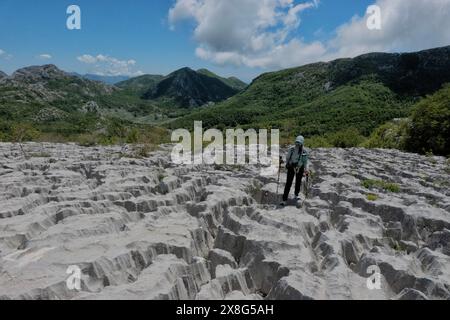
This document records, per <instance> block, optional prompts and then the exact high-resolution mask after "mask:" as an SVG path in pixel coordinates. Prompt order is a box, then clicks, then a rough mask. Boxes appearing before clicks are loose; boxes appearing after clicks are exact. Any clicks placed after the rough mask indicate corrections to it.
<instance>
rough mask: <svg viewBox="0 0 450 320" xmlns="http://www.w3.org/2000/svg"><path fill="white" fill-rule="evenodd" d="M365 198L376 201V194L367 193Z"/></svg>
mask: <svg viewBox="0 0 450 320" xmlns="http://www.w3.org/2000/svg"><path fill="white" fill-rule="evenodd" d="M367 200H369V201H377V200H378V196H377V195H376V194H373V193H369V194H368V195H367Z"/></svg>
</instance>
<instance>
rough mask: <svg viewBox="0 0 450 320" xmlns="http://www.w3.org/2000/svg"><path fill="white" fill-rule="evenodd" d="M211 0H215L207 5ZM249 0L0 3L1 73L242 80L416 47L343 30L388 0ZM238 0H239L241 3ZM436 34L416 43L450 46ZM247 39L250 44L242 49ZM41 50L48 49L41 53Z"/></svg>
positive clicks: (443, 0)
mask: <svg viewBox="0 0 450 320" xmlns="http://www.w3.org/2000/svg"><path fill="white" fill-rule="evenodd" d="M213 1H217V2H216V3H214V5H211V2H213ZM224 1H228V2H224ZM254 1H255V0H240V1H236V0H173V1H168V0H151V1H149V0H133V1H123V0H114V1H111V0H71V1H66V0H40V1H29V0H0V70H2V71H4V72H6V73H11V72H13V71H14V70H16V69H18V68H20V67H24V66H28V65H37V64H46V63H53V64H56V65H57V66H58V67H60V68H62V69H64V70H66V71H75V72H79V73H88V72H91V73H108V74H109V73H110V72H111V74H121V73H124V74H131V75H135V74H139V73H151V74H167V73H169V72H171V71H174V70H176V69H178V68H181V67H184V66H189V67H191V68H194V69H198V68H203V67H205V68H208V69H210V70H213V71H215V72H217V73H219V74H221V75H225V76H231V75H236V76H239V77H241V78H243V79H244V80H246V81H249V80H251V79H252V78H253V77H255V76H256V75H258V74H259V73H261V72H264V71H269V70H276V69H281V68H284V67H290V66H294V65H300V64H303V63H309V62H313V61H317V60H327V59H331V58H335V57H338V56H347V55H348V56H352V55H355V54H359V53H364V52H365V51H368V50H370V49H372V48H373V49H374V50H376V49H380V50H386V51H395V50H397V49H398V50H415V49H419V48H421V47H420V44H419V42H420V41H419V40H420V39H418V40H414V39H410V41H409V40H408V39H407V40H408V41H403V42H404V43H403V44H402V43H401V41H400V44H397V45H396V46H393V45H392V43H393V42H395V43H399V41H395V39H394V40H392V39H391V38H392V34H393V33H395V30H394V31H392V30H393V29H395V25H394V26H391V25H390V24H393V23H394V22H393V21H390V22H388V23H386V25H387V27H386V31H385V32H384V33H382V32H379V33H378V35H375V34H374V33H372V34H371V35H373V37H374V41H373V45H372V43H371V45H367V43H361V41H366V40H360V43H356V44H355V43H350V44H349V43H348V42H349V41H352V40H349V39H350V38H352V37H353V36H352V37H349V36H347V33H349V34H351V35H353V33H354V32H355V31H354V30H361V29H362V28H361V27H359V29H356V28H357V27H358V23H359V25H362V24H361V20H362V19H363V17H364V16H365V15H366V9H367V8H368V6H369V5H372V4H378V5H379V6H380V7H381V8H382V9H384V12H387V15H388V16H389V17H391V16H392V11H393V10H394V9H395V8H392V6H391V5H389V4H388V3H389V2H387V1H386V0H378V1H370V0H339V1H336V0H321V1H317V0H315V1H314V0H310V1H308V0H304V1H295V0H264V1H265V3H266V4H267V6H266V8H263V6H264V5H261V6H259V7H256V5H255V7H254V9H253V11H252V5H253V3H254ZM258 1H262V0H258ZM264 1H262V2H264ZM391 1H393V2H394V3H397V5H398V6H400V7H399V8H398V9H396V10H401V9H402V8H401V6H409V4H408V3H411V2H412V3H414V2H417V1H418V0H408V1H406V0H391ZM208 2H210V3H209V4H208ZM262 2H259V3H262ZM423 2H425V1H423ZM430 2H436V5H438V4H440V5H441V7H440V9H441V11H442V4H444V8H445V9H447V6H446V4H447V3H449V1H447V0H430ZM233 3H234V6H231V5H232V4H233ZM242 3H244V4H245V6H244V5H242V8H239V6H240V5H241V4H242ZM274 3H278V4H274ZM71 4H75V5H78V6H79V7H80V8H81V12H82V17H81V23H82V29H81V30H68V29H67V28H66V19H67V17H68V15H67V14H66V9H67V7H68V6H69V5H71ZM302 4H305V7H306V8H305V9H301V10H300V7H298V8H299V10H298V13H297V14H296V16H295V19H294V20H293V21H291V22H286V21H288V20H286V19H285V18H288V16H289V13H290V11H289V10H290V9H293V8H294V7H295V6H297V5H302ZM449 4H450V3H449ZM220 5H222V8H223V10H224V11H223V12H224V13H225V12H226V14H224V15H223V16H222V17H221V16H220V14H219V15H218V14H217V12H215V11H214V10H215V9H214V8H215V7H217V6H220ZM383 6H384V7H383ZM389 6H391V7H389ZM259 8H263V9H265V10H264V11H261V12H263V13H266V12H267V13H268V15H267V17H269V18H270V19H272V18H273V19H275V20H276V19H279V20H276V21H275V20H274V21H275V22H273V21H272V22H269V23H267V21H266V20H262V19H263V18H261V15H258V16H257V15H253V13H252V12H255V11H256V10H259ZM436 8H438V7H436ZM436 8H435V9H436ZM266 9H267V10H266ZM245 10H249V11H248V12H249V14H248V16H246V15H243V14H242V13H243V12H244V13H245ZM271 10H272V11H271ZM417 10H420V8H417ZM430 10H433V8H431V9H430ZM444 11H445V10H444ZM431 13H433V11H431ZM445 13H448V11H446V12H445ZM397 14H400V13H397ZM233 15H235V16H233ZM280 16H281V18H280ZM355 16H356V18H355ZM247 17H248V18H247ZM222 18H223V19H222ZM269 18H267V19H269ZM352 18H353V19H352ZM407 18H409V17H407ZM445 18H447V20H448V18H449V17H448V16H447V17H443V21H444V19H445ZM264 19H266V18H264ZM270 19H269V20H270ZM273 19H272V20H273ZM411 19H413V17H411ZM404 20H405V19H404ZM406 20H407V19H406ZM261 25H262V27H261ZM258 26H259V27H258ZM342 26H344V31H342ZM340 27H341V28H340ZM352 28H353V29H352ZM435 28H438V27H435ZM347 29H348V30H347ZM439 29H440V28H439ZM241 30H246V32H247V33H242V32H241ZM339 30H341V31H339ZM402 30H403V29H402ZM447 30H448V28H447ZM432 31H433V30H430V32H432ZM283 32H285V33H283ZM346 32H347V33H346ZM361 32H363V31H361ZM364 32H367V31H364ZM434 32H435V31H434ZM440 32H441V36H440V37H439V38H438V39H437V40H436V41H435V42H431V43H430V44H428V43H424V44H423V45H424V46H426V45H431V46H433V45H434V44H435V43H436V46H438V45H442V44H450V41H449V42H448V43H446V41H447V40H448V31H442V30H441V31H440ZM280 35H283V38H282V39H280ZM380 35H381V36H380ZM245 37H248V41H247V39H246V38H245ZM403 37H405V35H403ZM406 37H408V36H406ZM422 37H423V36H422ZM355 38H359V36H356V37H355ZM361 38H366V37H364V35H363V36H361ZM380 38H382V39H381V40H380ZM394 38H395V37H394ZM412 38H413V37H412ZM274 39H276V40H274ZM402 39H403V38H402ZM243 41H244V42H243ZM252 41H254V43H255V45H253V44H252V46H248V47H247V45H246V44H247V43H250V42H252ZM243 43H245V45H243ZM252 43H253V42H252ZM261 43H262V44H261ZM222 44H223V45H222ZM260 44H261V46H260ZM244 47H245V48H244ZM344 47H345V48H344ZM351 48H353V49H351ZM347 49H348V50H347ZM423 49H425V48H423ZM44 54H45V55H46V56H42V57H40V56H41V55H44ZM99 55H100V56H99ZM50 56H51V58H50ZM83 56H85V57H88V58H89V57H92V58H95V59H94V60H95V62H94V61H91V62H90V63H87V62H86V61H89V59H83V58H80V57H83ZM99 57H100V58H99ZM108 68H112V70H108Z"/></svg>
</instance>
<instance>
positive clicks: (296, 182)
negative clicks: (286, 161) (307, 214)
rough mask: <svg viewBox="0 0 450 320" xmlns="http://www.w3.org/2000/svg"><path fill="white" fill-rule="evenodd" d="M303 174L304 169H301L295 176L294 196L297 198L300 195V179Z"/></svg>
mask: <svg viewBox="0 0 450 320" xmlns="http://www.w3.org/2000/svg"><path fill="white" fill-rule="evenodd" d="M304 172H305V168H304V167H301V168H300V170H299V171H298V173H297V174H296V175H295V196H296V197H298V195H299V194H300V188H301V186H302V178H303V174H304Z"/></svg>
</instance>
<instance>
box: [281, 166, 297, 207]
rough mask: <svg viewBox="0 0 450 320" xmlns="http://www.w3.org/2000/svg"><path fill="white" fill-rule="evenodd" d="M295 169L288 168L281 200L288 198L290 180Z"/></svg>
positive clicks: (291, 180) (292, 179) (292, 178)
mask: <svg viewBox="0 0 450 320" xmlns="http://www.w3.org/2000/svg"><path fill="white" fill-rule="evenodd" d="M294 176H295V171H294V169H288V173H287V180H286V187H285V188H284V194H283V201H287V200H288V198H289V192H291V187H292V182H293V181H294Z"/></svg>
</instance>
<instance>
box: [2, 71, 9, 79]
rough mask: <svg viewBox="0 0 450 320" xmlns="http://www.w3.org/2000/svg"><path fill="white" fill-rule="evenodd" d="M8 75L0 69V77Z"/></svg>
mask: <svg viewBox="0 0 450 320" xmlns="http://www.w3.org/2000/svg"><path fill="white" fill-rule="evenodd" d="M7 76H8V75H7V74H6V73H4V72H3V71H0V79H2V78H5V77H7Z"/></svg>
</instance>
